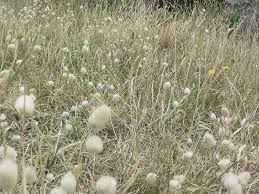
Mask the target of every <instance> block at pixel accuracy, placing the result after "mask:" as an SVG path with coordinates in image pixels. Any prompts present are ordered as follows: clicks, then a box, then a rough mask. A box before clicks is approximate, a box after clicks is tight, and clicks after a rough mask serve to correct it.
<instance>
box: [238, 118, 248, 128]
mask: <svg viewBox="0 0 259 194" xmlns="http://www.w3.org/2000/svg"><path fill="white" fill-rule="evenodd" d="M246 124H247V119H246V118H244V119H242V120H241V121H240V125H241V126H242V127H245V126H246Z"/></svg>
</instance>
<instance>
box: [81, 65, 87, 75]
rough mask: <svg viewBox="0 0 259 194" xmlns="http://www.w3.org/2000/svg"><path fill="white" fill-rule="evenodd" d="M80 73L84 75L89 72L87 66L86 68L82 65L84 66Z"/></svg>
mask: <svg viewBox="0 0 259 194" xmlns="http://www.w3.org/2000/svg"><path fill="white" fill-rule="evenodd" d="M80 73H81V74H82V75H85V74H86V73H87V71H86V68H85V67H82V68H81V69H80Z"/></svg>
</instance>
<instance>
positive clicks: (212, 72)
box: [208, 69, 216, 75]
mask: <svg viewBox="0 0 259 194" xmlns="http://www.w3.org/2000/svg"><path fill="white" fill-rule="evenodd" d="M215 73H216V70H215V69H210V70H209V71H208V74H209V75H215Z"/></svg>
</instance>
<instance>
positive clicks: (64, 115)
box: [61, 112, 69, 118]
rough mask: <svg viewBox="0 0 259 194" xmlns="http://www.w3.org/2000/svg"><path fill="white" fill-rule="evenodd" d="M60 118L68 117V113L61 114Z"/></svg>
mask: <svg viewBox="0 0 259 194" xmlns="http://www.w3.org/2000/svg"><path fill="white" fill-rule="evenodd" d="M61 116H62V117H64V118H66V117H69V112H63V113H62V114H61Z"/></svg>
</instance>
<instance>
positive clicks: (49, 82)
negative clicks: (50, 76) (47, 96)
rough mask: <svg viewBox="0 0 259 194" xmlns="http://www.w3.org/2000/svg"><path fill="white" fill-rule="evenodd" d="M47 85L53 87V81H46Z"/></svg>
mask: <svg viewBox="0 0 259 194" xmlns="http://www.w3.org/2000/svg"><path fill="white" fill-rule="evenodd" d="M47 86H50V87H53V86H55V83H54V82H53V81H47Z"/></svg>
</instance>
